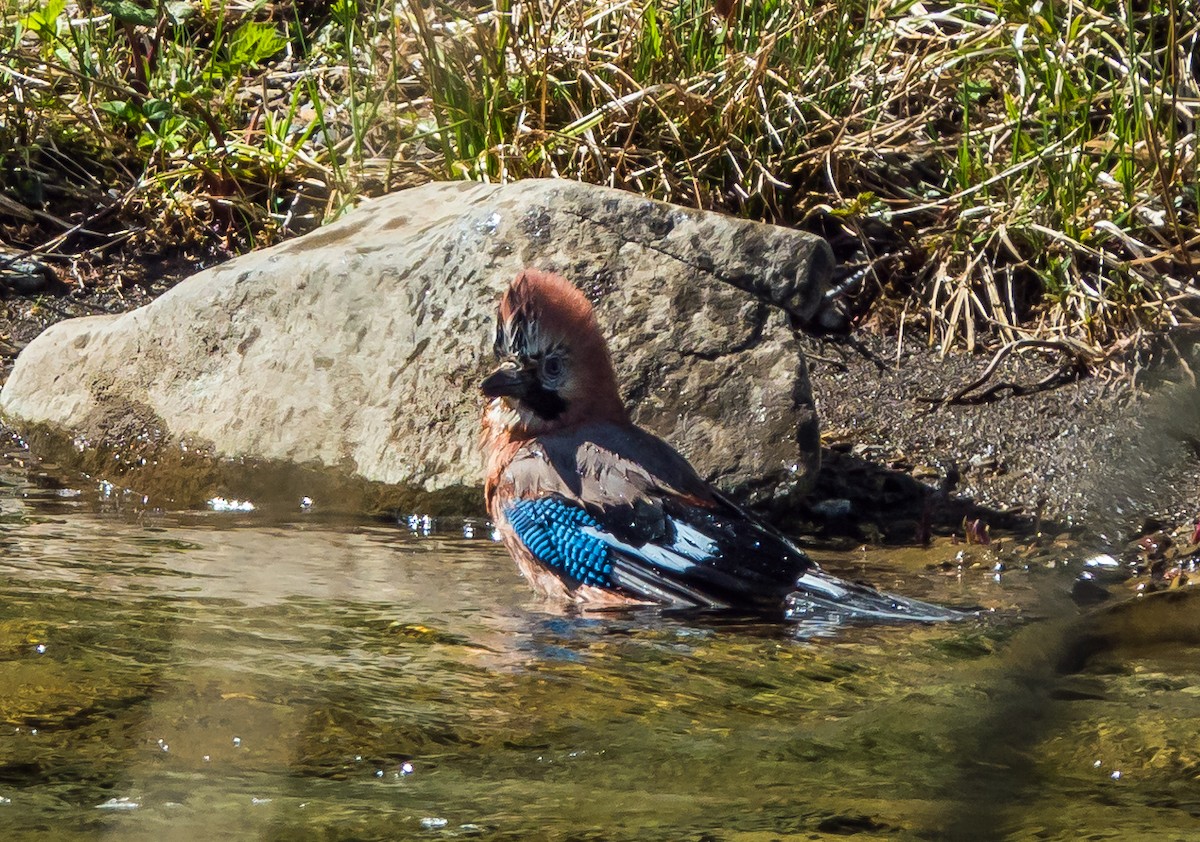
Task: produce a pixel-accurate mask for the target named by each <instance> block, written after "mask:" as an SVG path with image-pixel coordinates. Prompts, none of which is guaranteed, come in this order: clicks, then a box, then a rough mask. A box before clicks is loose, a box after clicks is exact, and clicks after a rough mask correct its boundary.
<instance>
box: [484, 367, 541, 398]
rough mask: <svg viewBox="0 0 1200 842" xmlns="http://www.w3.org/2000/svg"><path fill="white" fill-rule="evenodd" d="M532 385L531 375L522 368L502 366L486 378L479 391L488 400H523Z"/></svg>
mask: <svg viewBox="0 0 1200 842" xmlns="http://www.w3.org/2000/svg"><path fill="white" fill-rule="evenodd" d="M533 385H534V378H533V373H532V372H531V371H529V370H527V369H524V368H515V367H510V366H504V367H503V368H498V369H496V370H495V371H493V372H492V373H491V374H489V375H488V376H487V378H486V379H485V380H484V381H483V383H481V384H480V387H479V388H480V389H482V390H483V393H484V395H486V396H487V397H489V398H502V397H511V398H523V397H526V396H527V395H528V394H529V390H530V389H531V388H532V387H533Z"/></svg>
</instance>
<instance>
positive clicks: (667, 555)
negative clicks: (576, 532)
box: [580, 520, 717, 573]
mask: <svg viewBox="0 0 1200 842" xmlns="http://www.w3.org/2000/svg"><path fill="white" fill-rule="evenodd" d="M670 523H671V525H672V526H673V527H674V530H675V540H674V541H673V542H671V543H670V544H667V545H665V546H661V545H659V544H649V543H647V544H642V545H641V546H640V547H635V546H633V545H632V544H626V543H625V542H623V541H619V540H617V538H616V537H615V536H613V535H612V534H611V533H609V532H604V531H602V530H600V529H596V528H595V527H592V526H585V527H583V529H581V530H580V531H581V532H583V533H584V534H585V535H590V536H591V537H593V538H596V539H598V540H600V541H603V542H604V543H605V544H607V545H608V546H610V547H612V548H613V549H614V550H617V551H618V552H622V553H625V554H626V555H629V556H633V557H634V558H643V559H645V560H646V561H648V562H650V563H651V564H653V565H654V566H655V567H658V568H660V569H663V570H673V571H675V572H676V573H683V572H684V571H685V570H687V569H688V568H691V567H695V566H696V563H697V562H701V561H704V560H706V559H709V558H712V556H713V555H715V554H716V552H717V545H716V544H715V543H713V541H712V540H711V539H710V538H709V537H708V536H707V535H705V534H704V533H703V532H701V531H699V530H698V529H696V528H694V527H691V526H688V525H687V524H684V523H679V522H678V521H675V520H671V521H670Z"/></svg>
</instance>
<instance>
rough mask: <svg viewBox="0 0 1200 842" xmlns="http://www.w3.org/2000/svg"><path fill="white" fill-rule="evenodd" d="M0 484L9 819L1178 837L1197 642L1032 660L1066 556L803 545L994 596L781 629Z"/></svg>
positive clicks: (1193, 723) (265, 524)
mask: <svg viewBox="0 0 1200 842" xmlns="http://www.w3.org/2000/svg"><path fill="white" fill-rule="evenodd" d="M0 483H2V485H3V487H2V488H0V546H2V547H3V553H2V555H0V588H2V593H3V600H2V601H0V675H2V680H0V798H2V799H3V800H0V838H3V839H47V840H49V839H54V840H59V839H94V838H112V839H121V840H126V839H133V840H138V839H154V840H160V839H163V840H175V839H178V840H193V839H377V838H380V839H385V838H386V839H432V840H436V839H448V838H473V839H504V840H510V839H511V840H524V839H552V840H626V839H628V840H702V839H703V840H763V842H766V840H772V839H822V838H834V837H840V836H845V835H851V834H853V835H855V836H856V838H860V839H876V838H878V839H889V840H896V839H952V838H962V839H992V838H1012V839H1064V840H1065V839H1083V838H1087V839H1138V838H1145V839H1197V838H1200V819H1198V818H1197V817H1198V816H1200V781H1198V778H1200V739H1198V737H1200V734H1198V731H1200V690H1198V689H1197V688H1198V687H1200V683H1198V682H1197V681H1196V678H1197V672H1200V661H1198V659H1197V658H1196V650H1195V649H1194V648H1191V647H1189V646H1186V645H1181V644H1180V645H1171V644H1170V641H1169V640H1166V641H1164V643H1165V644H1166V645H1163V646H1159V647H1157V648H1155V647H1150V648H1145V647H1143V648H1141V649H1137V650H1135V651H1131V652H1125V653H1106V654H1105V656H1104V657H1102V658H1099V659H1094V660H1093V661H1091V662H1089V665H1088V666H1087V667H1085V669H1084V670H1083V671H1082V672H1077V673H1073V674H1062V673H1060V672H1059V671H1058V670H1056V668H1055V667H1056V664H1057V663H1058V662H1059V660H1060V657H1061V654H1062V650H1063V647H1064V645H1065V644H1064V643H1063V639H1064V638H1063V634H1064V629H1065V628H1066V627H1068V626H1069V625H1070V623H1072V622H1074V621H1075V617H1076V615H1077V614H1078V613H1079V612H1078V611H1077V610H1076V609H1075V608H1074V607H1073V606H1072V605H1071V603H1070V602H1069V600H1067V599H1066V597H1065V593H1066V591H1067V588H1068V586H1069V583H1070V577H1071V567H1072V563H1073V562H1071V561H1070V559H1068V558H1066V553H1067V551H1066V550H1054V549H1053V548H1050V550H1048V551H1045V550H1042V551H1037V552H1033V551H1029V550H1027V549H1026V548H1023V547H1019V546H1016V545H1013V546H1010V547H1008V548H1005V547H1004V546H1003V545H1001V546H1000V547H989V548H986V549H985V548H977V547H976V548H964V547H958V546H952V545H950V544H939V545H937V546H935V547H933V548H932V549H929V550H919V551H915V550H906V551H890V552H878V551H876V552H855V553H851V554H842V555H832V554H826V555H825V556H824V557H823V561H824V563H826V565H827V566H829V567H832V568H834V569H836V570H838V571H839V572H841V573H844V574H848V575H859V576H862V577H864V578H867V579H870V580H872V581H874V582H876V583H878V584H880V585H883V586H885V587H889V588H894V589H896V590H898V591H900V592H903V593H907V594H910V595H914V596H919V597H922V598H926V599H932V600H934V601H939V602H943V603H950V604H957V605H980V606H983V607H984V608H985V609H987V610H986V611H985V612H984V618H983V619H981V620H973V621H970V622H965V623H960V624H952V625H942V626H933V627H924V626H915V627H882V628H856V629H845V630H841V631H839V632H837V633H836V634H834V635H832V636H826V637H806V636H805V635H803V634H797V631H796V629H794V628H791V627H787V626H781V625H771V624H761V623H745V622H716V621H712V620H704V619H702V618H680V617H674V618H672V617H663V616H661V615H659V614H656V613H654V612H649V611H646V612H640V613H634V614H624V615H612V616H577V615H570V614H563V613H559V612H555V611H554V610H552V609H550V608H548V607H547V606H545V605H543V604H540V603H539V602H537V601H536V600H534V599H533V598H532V597H531V595H530V592H529V590H528V588H527V587H526V586H525V585H524V583H523V582H522V581H521V580H520V579H519V578H518V576H517V575H516V573H515V571H514V569H513V566H512V564H511V562H510V561H509V559H508V558H507V556H506V555H505V553H504V551H503V549H502V548H501V547H500V546H499V545H497V544H495V543H493V542H492V541H491V539H490V535H489V531H488V529H487V528H486V525H485V524H482V523H471V522H466V523H464V522H461V521H457V522H443V523H440V524H438V525H437V528H436V529H426V528H425V526H424V525H423V524H422V523H420V522H414V523H413V524H412V526H413V527H415V528H410V525H409V524H408V523H395V524H393V523H380V522H368V521H353V520H344V519H343V520H333V519H322V518H321V515H320V501H317V505H316V506H314V507H313V509H312V510H311V511H309V512H307V513H301V512H299V511H297V512H296V513H295V514H292V515H288V516H286V517H282V518H280V517H268V516H266V515H261V514H257V513H250V514H244V513H243V514H218V513H211V512H192V513H186V512H185V513H173V514H164V513H161V512H146V511H141V510H139V509H138V507H137V506H130V505H128V504H127V503H126V504H123V505H115V504H114V502H113V498H112V496H111V494H109V495H107V496H106V495H104V494H98V493H97V489H96V488H92V487H88V486H87V485H85V484H79V485H78V487H77V488H76V489H69V488H68V489H63V488H59V487H56V485H57V483H55V482H54V481H52V480H50V479H48V478H46V477H43V476H39V475H36V474H31V473H29V472H26V471H23V470H21V468H20V466H19V465H17V464H15V463H10V464H9V465H8V467H7V468H6V469H4V471H3V472H0ZM960 553H961V554H962V556H961V557H960ZM1056 554H1057V555H1056ZM1060 556H1061V557H1060ZM997 564H1003V565H1005V566H1007V567H1008V568H1009V570H1008V571H1007V572H1003V573H998V572H997V571H996V569H995V568H996V565H997ZM1064 568H1065V569H1064ZM1117 773H1119V774H1117Z"/></svg>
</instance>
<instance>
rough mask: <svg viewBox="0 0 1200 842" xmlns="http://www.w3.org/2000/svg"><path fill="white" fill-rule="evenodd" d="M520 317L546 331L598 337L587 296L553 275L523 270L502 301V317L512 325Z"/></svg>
mask: <svg viewBox="0 0 1200 842" xmlns="http://www.w3.org/2000/svg"><path fill="white" fill-rule="evenodd" d="M518 314H521V315H524V316H525V317H526V318H531V319H535V320H537V321H538V322H539V323H540V324H541V326H542V329H543V330H547V331H550V332H552V333H554V334H556V335H559V336H572V335H578V334H579V333H580V332H581V331H582V332H586V333H594V334H596V336H597V337H599V328H598V327H597V326H596V317H595V315H594V314H593V312H592V304H591V302H590V301H588V300H587V296H585V295H584V294H583V293H582V292H580V291H579V288H578V287H576V286H575V285H574V284H572V283H571V282H570V281H568V280H567V279H566V278H564V277H562V276H561V275H556V274H554V273H553V272H544V271H542V270H540V269H524V270H522V271H521V273H520V274H519V275H517V277H516V279H514V280H513V282H512V283H511V284H509V286H508V289H507V290H506V291H505V293H504V298H503V299H502V300H501V302H500V318H501V320H503V321H504V322H509V321H511V320H512V318H513V317H514V316H516V315H518Z"/></svg>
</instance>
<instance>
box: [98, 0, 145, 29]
mask: <svg viewBox="0 0 1200 842" xmlns="http://www.w3.org/2000/svg"><path fill="white" fill-rule="evenodd" d="M96 3H97V5H99V6H100V8H102V9H104V11H106V12H108V13H109V14H110V15H112V16H113V17H114V18H116V19H117V20H118V21H120V22H121V23H131V24H133V25H134V26H154V25H155V24H156V23H158V12H157V11H156V10H154V9H147V8H145V7H143V6H139V5H138V4H137V3H135V2H133V0H96Z"/></svg>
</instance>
